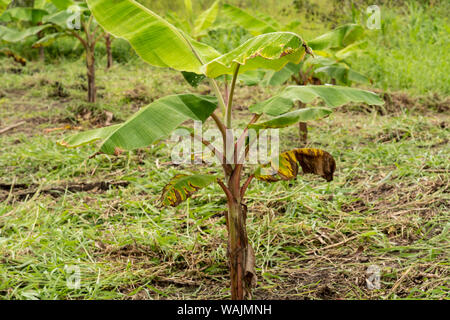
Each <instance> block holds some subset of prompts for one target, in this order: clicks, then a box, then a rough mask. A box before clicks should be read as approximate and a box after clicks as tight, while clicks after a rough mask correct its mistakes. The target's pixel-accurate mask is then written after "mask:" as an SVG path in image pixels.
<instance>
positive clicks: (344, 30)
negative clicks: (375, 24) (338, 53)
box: [308, 24, 364, 50]
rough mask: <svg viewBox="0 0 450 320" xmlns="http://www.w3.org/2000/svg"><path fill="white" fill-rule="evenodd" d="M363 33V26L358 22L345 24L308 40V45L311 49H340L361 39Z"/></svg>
mask: <svg viewBox="0 0 450 320" xmlns="http://www.w3.org/2000/svg"><path fill="white" fill-rule="evenodd" d="M363 34H364V28H363V27H362V26H360V25H359V24H346V25H343V26H340V27H338V28H336V29H334V30H332V31H330V32H327V33H325V34H323V35H321V36H319V37H317V38H315V39H313V40H311V41H308V46H309V47H311V48H312V49H313V50H324V49H329V48H332V49H342V48H345V47H347V46H348V45H350V44H352V43H354V42H355V41H357V40H359V39H361V37H362V36H363Z"/></svg>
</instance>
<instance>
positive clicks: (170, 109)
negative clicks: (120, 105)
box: [60, 94, 217, 154]
mask: <svg viewBox="0 0 450 320" xmlns="http://www.w3.org/2000/svg"><path fill="white" fill-rule="evenodd" d="M216 108H217V98H215V97H211V96H201V95H196V94H181V95H173V96H167V97H164V98H161V99H159V100H156V101H154V102H153V103H151V104H149V105H148V106H147V107H145V108H142V109H141V110H140V111H138V112H137V113H136V114H135V115H133V116H132V117H131V118H130V119H129V120H128V121H126V122H125V123H123V124H121V125H118V126H112V127H108V128H109V129H106V128H103V129H96V130H91V131H87V132H81V133H79V134H77V135H75V136H73V137H70V138H68V139H66V140H64V141H62V142H60V144H61V145H64V146H66V147H76V146H79V145H82V144H86V143H89V142H93V141H96V140H103V143H102V146H101V148H100V151H101V152H104V153H109V154H114V153H117V152H118V151H120V150H134V149H137V148H143V147H146V146H149V145H151V144H152V143H154V142H156V141H158V140H160V139H161V138H164V137H166V136H168V135H169V134H170V133H171V132H172V131H173V130H175V129H176V128H177V127H178V126H179V125H181V124H182V123H183V122H185V121H187V120H191V119H192V120H197V121H201V122H205V121H206V119H208V117H209V116H210V115H211V114H212V113H213V112H214V110H215V109H216ZM111 128H114V129H111Z"/></svg>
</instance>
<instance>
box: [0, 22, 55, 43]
mask: <svg viewBox="0 0 450 320" xmlns="http://www.w3.org/2000/svg"><path fill="white" fill-rule="evenodd" d="M49 27H51V26H50V25H42V26H35V27H30V28H28V29H25V30H20V31H18V30H13V29H10V28H8V27H5V26H0V39H1V40H4V41H6V42H13V43H14V42H20V41H22V40H24V39H26V38H28V37H30V36H34V35H36V34H38V33H39V32H41V31H42V30H44V29H47V28H49Z"/></svg>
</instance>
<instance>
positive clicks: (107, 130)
mask: <svg viewBox="0 0 450 320" xmlns="http://www.w3.org/2000/svg"><path fill="white" fill-rule="evenodd" d="M121 126H122V125H121V124H116V125H113V126H109V127H104V128H98V129H94V130H89V131H83V132H80V133H78V134H75V135H73V136H71V137H69V138H67V139H65V140H62V141H60V142H59V144H60V145H62V146H64V147H66V148H77V147H81V146H84V145H86V144H90V143H92V142H95V141H98V140H105V139H106V138H108V136H110V135H111V134H112V133H114V132H115V131H116V130H117V129H119V128H120V127H121Z"/></svg>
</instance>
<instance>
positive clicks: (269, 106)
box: [249, 86, 384, 116]
mask: <svg viewBox="0 0 450 320" xmlns="http://www.w3.org/2000/svg"><path fill="white" fill-rule="evenodd" d="M315 98H321V99H322V100H323V101H324V102H325V104H326V105H327V106H328V107H339V106H341V105H344V104H346V103H349V102H364V103H367V104H369V105H382V104H384V101H383V100H382V99H381V98H380V97H379V96H378V95H376V94H375V93H373V92H370V91H366V90H361V89H356V88H349V87H341V86H290V87H287V88H286V89H284V90H283V91H282V92H281V93H280V94H278V95H275V96H273V97H272V98H270V99H268V100H265V101H263V102H260V103H257V104H254V105H253V106H251V107H250V108H249V109H250V111H251V112H253V113H257V114H261V113H265V114H268V115H271V116H278V115H280V114H283V113H285V112H288V111H289V110H290V109H291V108H292V107H293V105H294V103H295V102H296V101H301V102H303V103H310V102H312V101H313V100H314V99H315Z"/></svg>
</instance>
